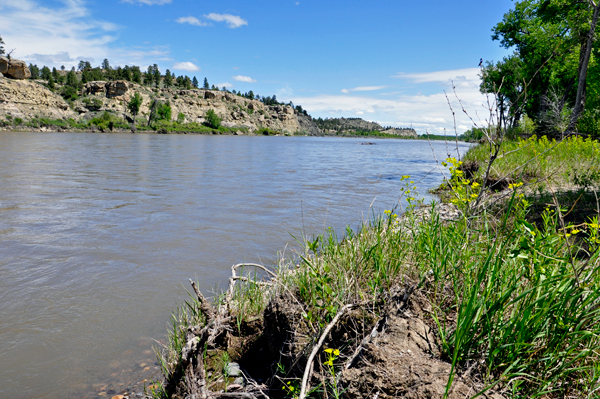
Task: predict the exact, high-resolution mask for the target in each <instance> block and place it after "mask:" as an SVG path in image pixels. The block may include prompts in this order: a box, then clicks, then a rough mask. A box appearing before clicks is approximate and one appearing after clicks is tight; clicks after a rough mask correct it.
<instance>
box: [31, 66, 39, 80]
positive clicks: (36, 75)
mask: <svg viewBox="0 0 600 399" xmlns="http://www.w3.org/2000/svg"><path fill="white" fill-rule="evenodd" d="M29 70H30V71H31V79H37V78H39V77H40V68H38V66H37V65H33V64H29Z"/></svg>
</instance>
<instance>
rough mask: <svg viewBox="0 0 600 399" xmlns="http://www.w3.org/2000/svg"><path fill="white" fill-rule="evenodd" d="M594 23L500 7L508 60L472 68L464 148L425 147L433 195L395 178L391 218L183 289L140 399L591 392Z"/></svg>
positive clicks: (594, 360)
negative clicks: (205, 286)
mask: <svg viewBox="0 0 600 399" xmlns="http://www.w3.org/2000/svg"><path fill="white" fill-rule="evenodd" d="M560 4H562V3H560ZM599 13H600V5H597V4H596V3H593V2H589V4H588V3H587V2H586V3H578V5H569V6H566V5H562V6H559V2H554V1H550V2H541V3H540V2H534V1H521V2H518V3H516V4H515V9H514V10H511V11H510V12H508V13H507V14H506V15H505V18H504V20H503V21H502V22H501V23H499V24H498V25H497V26H496V27H495V28H494V38H495V39H497V40H500V41H501V42H502V44H503V45H505V46H506V47H515V48H516V50H515V53H514V54H513V55H511V56H510V57H507V58H505V59H504V60H502V61H500V62H498V63H492V62H489V63H487V64H486V65H484V64H483V62H482V65H481V66H482V68H481V77H482V84H481V90H482V92H484V93H486V94H488V96H489V97H488V98H489V106H488V109H487V111H486V112H487V114H486V117H485V118H483V119H484V120H485V121H486V122H485V123H484V124H480V123H477V122H475V119H471V120H473V123H474V126H473V128H472V129H470V130H469V131H468V132H467V134H466V136H468V137H469V138H470V139H472V140H476V141H479V142H480V144H479V145H477V146H475V147H473V148H471V149H470V150H469V151H468V152H467V154H466V155H465V156H464V157H463V158H462V159H461V158H460V157H459V155H458V154H457V155H456V156H452V154H450V153H449V154H445V155H444V156H440V155H439V154H436V155H437V156H438V159H439V166H440V171H441V172H442V173H445V174H446V179H445V181H444V183H443V184H442V185H441V186H440V187H438V188H436V192H438V193H439V194H440V197H441V200H442V202H441V203H437V204H423V203H422V201H421V200H419V194H418V193H417V192H416V191H415V190H416V187H415V186H414V182H413V181H412V180H411V178H410V176H408V175H407V176H403V178H402V183H403V187H402V188H401V193H402V198H401V199H402V201H401V202H400V203H401V204H402V206H403V208H398V209H390V210H388V211H386V212H384V213H383V214H381V215H376V216H374V217H373V218H372V219H371V220H370V221H369V222H367V223H365V224H364V225H363V226H362V227H361V228H359V229H357V230H352V229H347V230H346V231H345V232H344V233H343V234H341V235H337V234H336V232H334V231H331V230H328V231H327V232H326V233H325V234H323V235H320V236H318V237H313V238H307V239H306V240H305V241H303V242H302V243H301V245H300V246H299V249H298V251H297V253H296V254H295V256H291V257H287V258H283V259H281V260H280V262H279V264H277V265H272V266H271V267H265V266H264V265H254V264H240V265H234V266H233V267H232V274H231V278H230V280H229V285H228V287H227V289H226V290H225V291H224V292H223V293H222V294H220V295H217V296H216V297H215V298H214V300H213V301H208V300H207V299H206V298H205V297H204V295H203V294H202V293H201V292H200V291H199V290H198V289H197V287H196V284H195V283H193V282H192V289H193V291H191V292H192V293H191V294H190V300H189V301H188V302H187V303H185V304H184V305H182V306H181V308H180V309H179V310H178V312H176V313H175V314H174V315H173V319H172V325H171V326H170V331H169V338H168V342H165V343H164V344H163V345H161V346H160V347H157V356H158V358H159V361H160V363H161V366H162V370H163V374H164V380H163V381H162V382H160V383H159V385H158V386H155V387H154V389H152V390H150V391H149V392H148V393H149V394H151V395H153V396H154V397H172V398H196V397H197V398H206V397H211V398H225V397H231V398H233V397H236V398H283V397H289V398H301V399H303V398H305V397H319V398H330V397H334V398H338V397H348V398H355V397H369V398H371V397H372V398H396V397H409V398H438V397H439V398H442V397H444V398H445V397H448V398H465V397H484V398H485V397H487V398H593V397H598V392H599V391H600V361H599V360H600V359H599V357H598V356H599V355H598V353H599V349H600V274H599V273H598V266H599V262H600V255H599V254H600V252H599V250H598V249H599V245H600V226H599V215H600V205H599V199H598V196H597V190H598V188H599V186H600V143H599V142H598V141H597V138H598V136H599V130H598V118H597V112H598V111H597V107H598V104H597V101H598V97H597V96H591V95H590V96H589V97H587V100H586V96H585V93H586V91H587V93H592V92H595V90H597V88H598V87H600V86H599V84H600V81H598V76H600V75H598V74H597V73H593V74H592V73H591V72H592V71H595V70H596V68H598V65H599V64H598V58H597V57H596V56H595V55H596V53H597V50H598V47H597V46H598V45H597V42H594V40H593V39H594V37H595V35H596V33H595V27H596V23H597V20H598V14H599ZM557 32H561V33H557ZM549 42H551V43H553V45H552V46H547V43H549ZM592 53H593V54H594V57H590V54H592ZM588 70H589V71H590V74H588ZM516 76H518V77H519V78H518V79H517V78H516ZM464 112H468V111H466V110H464ZM321 123H322V124H323V125H325V123H324V122H321ZM450 143H451V142H449V143H448V148H449V149H451V148H452V145H451V144H450ZM398 215H401V216H398Z"/></svg>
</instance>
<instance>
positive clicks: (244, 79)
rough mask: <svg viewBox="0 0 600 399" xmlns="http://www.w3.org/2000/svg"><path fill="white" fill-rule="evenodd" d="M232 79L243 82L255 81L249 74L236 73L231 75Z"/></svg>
mask: <svg viewBox="0 0 600 399" xmlns="http://www.w3.org/2000/svg"><path fill="white" fill-rule="evenodd" d="M232 79H233V80H236V81H238V82H245V83H255V82H256V80H254V79H252V78H251V77H250V76H242V75H237V76H234V77H232Z"/></svg>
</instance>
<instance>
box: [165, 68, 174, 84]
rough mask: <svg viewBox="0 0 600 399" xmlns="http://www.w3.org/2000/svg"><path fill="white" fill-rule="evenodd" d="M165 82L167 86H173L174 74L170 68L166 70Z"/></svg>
mask: <svg viewBox="0 0 600 399" xmlns="http://www.w3.org/2000/svg"><path fill="white" fill-rule="evenodd" d="M164 83H165V87H166V88H169V87H171V86H173V75H171V71H169V70H168V69H167V72H165V79H164Z"/></svg>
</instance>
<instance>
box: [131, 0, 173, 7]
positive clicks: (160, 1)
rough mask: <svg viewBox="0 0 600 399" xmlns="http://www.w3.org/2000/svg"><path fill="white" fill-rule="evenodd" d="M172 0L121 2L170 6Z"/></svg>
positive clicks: (132, 0)
mask: <svg viewBox="0 0 600 399" xmlns="http://www.w3.org/2000/svg"><path fill="white" fill-rule="evenodd" d="M171 1H172V0H123V3H130V4H146V5H148V6H154V5H159V6H162V5H163V4H170V3H171Z"/></svg>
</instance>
